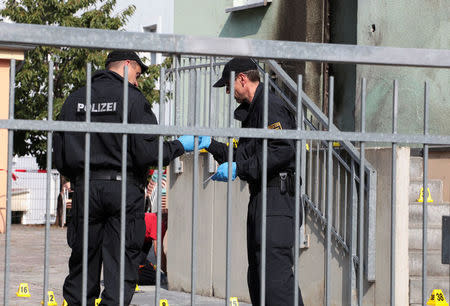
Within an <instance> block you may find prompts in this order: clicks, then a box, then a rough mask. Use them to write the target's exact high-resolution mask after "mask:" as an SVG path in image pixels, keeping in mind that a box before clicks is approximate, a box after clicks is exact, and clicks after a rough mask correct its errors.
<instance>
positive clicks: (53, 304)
mask: <svg viewBox="0 0 450 306" xmlns="http://www.w3.org/2000/svg"><path fill="white" fill-rule="evenodd" d="M47 296H48V301H47V306H58V303H56V299H55V294H54V293H53V291H47ZM41 305H44V301H41Z"/></svg>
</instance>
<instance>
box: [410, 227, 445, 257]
mask: <svg viewBox="0 0 450 306" xmlns="http://www.w3.org/2000/svg"><path fill="white" fill-rule="evenodd" d="M422 235H423V233H422V228H410V229H409V232H408V236H409V237H408V247H409V250H410V251H420V252H421V251H422ZM427 250H428V251H431V250H435V251H439V252H440V251H441V250H442V230H441V229H440V228H428V229H427Z"/></svg>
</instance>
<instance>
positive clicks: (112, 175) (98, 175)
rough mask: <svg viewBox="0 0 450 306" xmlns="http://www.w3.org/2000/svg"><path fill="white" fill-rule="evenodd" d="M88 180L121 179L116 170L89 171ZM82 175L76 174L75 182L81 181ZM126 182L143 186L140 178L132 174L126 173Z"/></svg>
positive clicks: (120, 174)
mask: <svg viewBox="0 0 450 306" xmlns="http://www.w3.org/2000/svg"><path fill="white" fill-rule="evenodd" d="M89 180H91V181H122V173H120V172H117V171H112V170H108V171H103V170H102V171H92V172H90V173H89ZM83 181H84V175H78V176H77V177H76V182H77V183H79V182H83ZM127 182H129V183H133V184H137V185H138V186H139V187H140V188H144V186H143V184H142V182H141V180H139V179H137V178H136V177H135V176H134V174H132V173H127Z"/></svg>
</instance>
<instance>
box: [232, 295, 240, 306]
mask: <svg viewBox="0 0 450 306" xmlns="http://www.w3.org/2000/svg"><path fill="white" fill-rule="evenodd" d="M230 305H231V306H239V302H238V299H237V297H230Z"/></svg>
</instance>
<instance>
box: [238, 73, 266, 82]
mask: <svg viewBox="0 0 450 306" xmlns="http://www.w3.org/2000/svg"><path fill="white" fill-rule="evenodd" d="M241 73H243V74H245V75H246V76H247V78H248V79H249V80H250V82H260V80H261V79H260V76H259V71H258V70H248V71H244V72H241Z"/></svg>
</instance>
